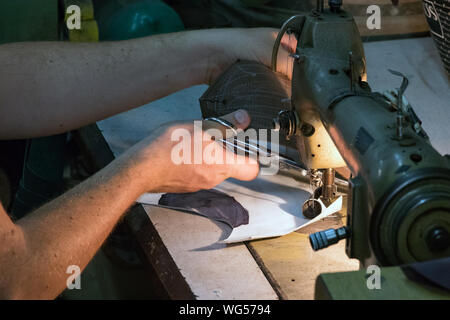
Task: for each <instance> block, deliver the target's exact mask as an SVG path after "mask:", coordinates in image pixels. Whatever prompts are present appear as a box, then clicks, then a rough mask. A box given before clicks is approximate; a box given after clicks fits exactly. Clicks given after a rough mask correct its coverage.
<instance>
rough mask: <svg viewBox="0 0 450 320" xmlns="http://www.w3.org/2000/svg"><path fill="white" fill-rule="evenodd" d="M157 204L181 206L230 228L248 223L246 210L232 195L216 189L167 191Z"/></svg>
mask: <svg viewBox="0 0 450 320" xmlns="http://www.w3.org/2000/svg"><path fill="white" fill-rule="evenodd" d="M158 204H159V205H162V206H168V207H176V208H182V209H184V210H188V211H193V212H197V213H199V214H201V215H203V216H205V217H208V218H210V219H214V220H217V221H222V222H225V223H226V224H228V225H229V226H230V227H232V228H236V227H239V226H240V225H243V224H248V219H249V216H248V211H247V209H245V208H244V207H243V206H241V204H240V203H239V202H237V201H236V200H235V199H234V198H233V197H230V196H229V195H227V194H225V193H223V192H220V191H218V190H214V189H212V190H201V191H198V192H193V193H167V194H165V195H163V196H162V197H161V199H159V202H158Z"/></svg>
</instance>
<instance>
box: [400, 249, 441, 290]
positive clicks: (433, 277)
mask: <svg viewBox="0 0 450 320" xmlns="http://www.w3.org/2000/svg"><path fill="white" fill-rule="evenodd" d="M402 270H403V272H404V273H405V275H406V276H407V277H408V279H409V280H412V281H415V282H418V283H423V284H426V285H430V286H436V287H439V288H441V289H444V290H447V291H449V292H450V257H448V258H443V259H437V260H430V261H425V262H416V263H412V264H410V265H406V266H402Z"/></svg>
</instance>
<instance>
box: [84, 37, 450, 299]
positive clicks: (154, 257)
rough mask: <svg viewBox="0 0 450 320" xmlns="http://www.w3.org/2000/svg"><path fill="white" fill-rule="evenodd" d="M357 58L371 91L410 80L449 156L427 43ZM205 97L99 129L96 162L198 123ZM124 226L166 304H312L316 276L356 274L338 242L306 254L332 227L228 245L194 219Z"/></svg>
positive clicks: (438, 69) (373, 47) (445, 108)
mask: <svg viewBox="0 0 450 320" xmlns="http://www.w3.org/2000/svg"><path fill="white" fill-rule="evenodd" d="M365 51H366V57H367V64H368V81H369V83H370V85H371V86H372V89H374V90H375V91H383V90H385V89H391V88H394V87H398V86H399V84H400V81H401V79H399V78H398V77H394V76H392V75H391V74H390V73H388V72H387V69H388V68H390V69H394V70H398V71H401V72H402V73H404V74H406V75H407V76H408V77H409V80H410V86H409V87H408V89H407V91H406V96H407V98H408V100H409V101H410V103H411V104H412V106H413V107H414V108H415V111H416V113H417V114H418V115H419V117H420V118H421V119H422V121H423V126H424V128H425V130H427V132H428V134H429V135H430V137H431V141H432V143H433V145H434V146H435V147H436V148H437V150H438V151H440V152H441V153H443V154H445V153H450V143H449V141H448V140H449V139H448V137H449V136H450V129H449V126H448V125H447V123H448V120H450V105H449V104H450V103H449V101H450V90H449V89H450V88H449V84H448V78H447V76H446V75H445V73H444V71H443V68H442V63H441V61H440V60H439V56H438V53H437V51H436V49H435V47H434V44H433V43H432V41H431V39H429V38H417V39H408V40H397V41H383V42H373V43H367V44H365ZM205 89H206V86H197V87H193V88H189V89H187V90H183V91H181V92H178V93H175V94H173V95H171V96H169V97H166V98H164V99H161V100H158V101H155V102H153V103H151V104H149V105H146V106H143V107H141V108H138V109H135V110H132V111H129V112H126V113H123V114H120V115H117V116H115V117H112V118H109V119H107V120H104V121H102V122H99V123H98V127H99V128H100V130H101V132H102V135H103V137H104V140H103V138H100V139H99V141H97V142H99V143H103V142H104V144H106V146H107V149H108V150H111V151H110V153H111V156H103V160H101V161H100V162H102V161H103V162H105V164H106V163H107V162H108V161H110V160H111V159H110V158H112V155H115V156H117V155H118V154H120V153H122V152H123V151H124V150H126V149H127V148H128V147H130V146H131V145H132V144H134V143H135V142H137V141H139V140H140V139H142V138H143V137H145V136H146V135H147V134H148V133H149V132H151V131H152V129H154V128H155V127H156V126H159V125H160V124H161V123H164V122H167V121H172V120H187V119H199V118H201V114H200V108H199V104H198V98H199V97H200V96H201V94H202V93H203V92H204V90H205ZM85 130H87V131H86V132H85V133H84V134H88V133H89V132H91V133H92V131H95V127H91V128H89V129H85ZM82 134H83V133H82ZM299 205H300V204H299ZM342 213H343V214H344V215H345V212H342ZM126 220H127V222H128V224H129V226H130V228H131V230H132V232H133V234H134V235H135V236H136V238H137V239H138V241H139V243H140V246H141V248H142V249H143V250H142V251H143V253H144V255H145V259H146V260H147V262H148V263H149V268H151V270H152V272H154V273H155V274H157V275H158V278H159V284H158V285H159V286H161V287H162V288H163V289H164V291H165V292H166V294H167V297H170V298H176V299H180V298H187V299H189V298H197V299H277V298H282V299H312V298H313V297H314V283H315V279H316V277H317V276H318V275H319V274H320V273H325V272H337V271H347V270H356V269H357V268H358V263H357V261H354V260H350V259H348V258H347V257H346V255H345V253H344V243H343V242H342V243H339V244H337V245H335V246H332V247H330V248H327V249H326V250H322V251H319V252H313V251H312V249H311V248H310V245H309V241H308V238H307V236H308V233H309V232H313V231H317V230H320V229H325V228H330V227H336V226H338V225H340V224H341V221H340V220H339V219H337V220H336V219H329V220H328V221H322V222H318V223H317V224H314V225H312V226H310V227H308V230H306V229H305V230H302V231H301V232H294V233H291V234H289V235H286V236H283V237H278V238H273V239H266V240H258V241H252V242H248V243H245V244H244V243H243V244H235V245H225V244H222V243H219V242H218V240H221V239H224V238H225V237H226V236H227V234H228V233H229V232H230V231H231V230H230V229H229V228H228V227H227V226H226V225H225V224H222V223H220V222H214V221H211V220H209V219H207V218H204V217H201V216H197V215H192V214H187V213H183V212H178V211H174V210H168V209H163V208H157V207H153V206H147V205H144V206H142V205H137V206H135V207H134V208H133V210H132V211H131V212H130V214H129V215H128V216H127V218H126Z"/></svg>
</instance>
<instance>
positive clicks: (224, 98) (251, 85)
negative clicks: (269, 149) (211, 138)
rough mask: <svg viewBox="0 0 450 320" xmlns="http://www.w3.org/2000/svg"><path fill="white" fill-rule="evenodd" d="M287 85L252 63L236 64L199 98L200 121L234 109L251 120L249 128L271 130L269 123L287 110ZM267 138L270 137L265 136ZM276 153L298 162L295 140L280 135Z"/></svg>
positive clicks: (262, 67)
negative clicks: (243, 110)
mask: <svg viewBox="0 0 450 320" xmlns="http://www.w3.org/2000/svg"><path fill="white" fill-rule="evenodd" d="M290 96H291V81H290V80H289V79H288V78H287V77H285V76H283V75H282V74H279V73H275V72H273V71H272V70H271V69H270V68H268V67H266V66H265V65H263V64H261V63H258V62H253V61H238V62H236V63H235V64H234V65H232V66H231V67H230V68H228V69H227V70H226V71H225V72H224V73H222V74H221V76H220V77H219V78H218V79H217V80H216V81H215V82H214V83H213V84H212V85H211V86H210V87H209V88H208V90H206V92H205V93H204V94H203V95H202V96H201V97H200V107H201V110H202V115H203V117H204V118H208V117H219V116H223V115H225V114H228V113H231V112H233V111H236V110H238V109H245V110H247V111H248V113H249V114H250V116H251V119H252V120H251V123H250V126H249V128H253V129H256V130H259V129H271V128H272V126H273V125H272V120H273V119H274V118H276V116H277V115H278V113H279V112H280V111H281V110H291V101H290ZM268 137H270V134H268ZM279 142H280V145H281V146H286V150H283V149H280V153H281V154H282V155H284V156H287V157H289V158H291V159H293V160H297V161H298V160H299V159H298V152H297V149H296V146H295V139H292V140H290V141H287V140H286V139H285V138H284V136H283V135H280V141H279Z"/></svg>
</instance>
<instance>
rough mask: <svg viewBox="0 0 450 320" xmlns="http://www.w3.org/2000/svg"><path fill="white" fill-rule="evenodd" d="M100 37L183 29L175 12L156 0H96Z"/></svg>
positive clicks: (122, 37) (129, 35)
mask: <svg viewBox="0 0 450 320" xmlns="http://www.w3.org/2000/svg"><path fill="white" fill-rule="evenodd" d="M95 18H96V20H97V23H98V27H99V36H100V40H126V39H132V38H139V37H145V36H149V35H152V34H158V33H168V32H176V31H180V30H184V25H183V22H182V21H181V19H180V17H179V16H178V14H177V13H176V12H175V11H174V10H173V9H172V8H170V7H169V6H168V5H166V4H165V3H163V2H161V1H159V0H110V1H104V0H103V1H98V2H97V4H96V7H95Z"/></svg>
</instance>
